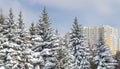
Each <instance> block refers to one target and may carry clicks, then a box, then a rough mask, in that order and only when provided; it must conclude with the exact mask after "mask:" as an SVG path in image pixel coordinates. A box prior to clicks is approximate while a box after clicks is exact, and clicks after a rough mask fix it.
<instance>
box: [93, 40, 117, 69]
mask: <svg viewBox="0 0 120 69" xmlns="http://www.w3.org/2000/svg"><path fill="white" fill-rule="evenodd" d="M96 46H97V47H96V48H95V49H94V58H93V61H94V63H95V64H96V65H97V68H96V69H115V65H116V64H117V63H116V62H117V61H116V60H115V59H114V58H113V57H112V54H111V52H110V49H109V48H108V46H106V44H105V42H104V39H100V40H99V42H98V44H97V45H96Z"/></svg>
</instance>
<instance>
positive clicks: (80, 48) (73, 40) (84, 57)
mask: <svg viewBox="0 0 120 69" xmlns="http://www.w3.org/2000/svg"><path fill="white" fill-rule="evenodd" d="M69 40H70V41H69V43H70V46H71V47H72V52H73V56H74V57H75V63H76V65H77V67H76V69H90V62H89V59H90V58H91V56H90V53H89V52H90V51H89V47H88V45H87V44H86V38H85V36H84V34H83V30H82V26H81V25H78V22H77V18H75V21H74V24H73V28H72V32H71V33H70V39H69Z"/></svg>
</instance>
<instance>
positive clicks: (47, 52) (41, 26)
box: [32, 8, 58, 69]
mask: <svg viewBox="0 0 120 69" xmlns="http://www.w3.org/2000/svg"><path fill="white" fill-rule="evenodd" d="M35 36H36V37H35V38H33V39H32V44H33V51H35V52H40V53H41V55H42V57H43V59H44V66H42V67H40V68H42V69H56V64H55V55H56V54H57V52H56V51H57V48H58V43H56V41H57V38H56V36H55V35H54V34H53V30H52V28H51V26H50V22H49V17H48V14H47V12H46V9H45V8H44V9H43V12H42V17H41V18H40V20H39V23H38V25H37V27H36V35H35Z"/></svg>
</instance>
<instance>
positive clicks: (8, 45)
mask: <svg viewBox="0 0 120 69" xmlns="http://www.w3.org/2000/svg"><path fill="white" fill-rule="evenodd" d="M18 31H19V30H18V29H17V25H16V24H15V22H14V15H13V13H12V9H10V11H9V17H8V19H7V21H6V23H5V25H4V33H3V34H2V35H3V36H2V38H3V41H2V42H1V47H2V50H1V52H0V53H2V55H1V56H2V58H0V59H3V60H4V61H3V67H4V68H5V69H15V68H22V66H21V65H20V62H21V57H20V56H21V55H22V54H21V47H20V43H21V40H19V36H18V33H17V32H18Z"/></svg>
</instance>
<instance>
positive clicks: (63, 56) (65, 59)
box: [56, 38, 76, 69]
mask: <svg viewBox="0 0 120 69" xmlns="http://www.w3.org/2000/svg"><path fill="white" fill-rule="evenodd" d="M65 40H66V39H65V38H64V39H61V40H60V43H59V45H60V49H59V50H58V54H57V55H56V59H57V66H58V68H57V69H76V64H75V62H74V56H73V55H72V54H71V52H70V50H69V48H68V43H67V41H65Z"/></svg>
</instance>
